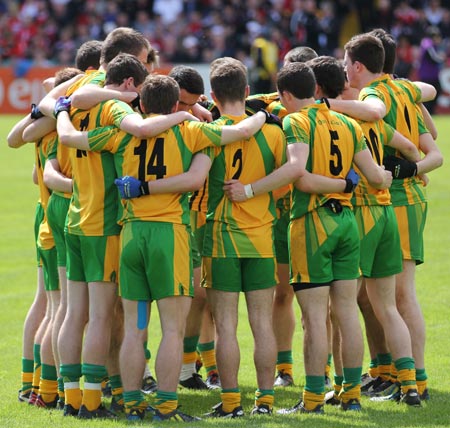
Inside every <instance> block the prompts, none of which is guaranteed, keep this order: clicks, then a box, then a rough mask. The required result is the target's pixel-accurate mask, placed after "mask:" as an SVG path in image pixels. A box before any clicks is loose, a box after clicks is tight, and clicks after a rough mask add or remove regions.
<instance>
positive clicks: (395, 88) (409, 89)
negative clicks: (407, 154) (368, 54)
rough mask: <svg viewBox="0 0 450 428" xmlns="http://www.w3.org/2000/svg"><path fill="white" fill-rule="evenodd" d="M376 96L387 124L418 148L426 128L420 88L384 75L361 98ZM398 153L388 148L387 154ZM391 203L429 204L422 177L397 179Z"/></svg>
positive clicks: (360, 95) (362, 92) (393, 183)
mask: <svg viewBox="0 0 450 428" xmlns="http://www.w3.org/2000/svg"><path fill="white" fill-rule="evenodd" d="M370 96H375V97H377V98H379V99H381V101H382V102H383V103H384V105H385V106H386V112H387V113H386V116H385V117H384V120H385V122H387V123H388V124H389V125H391V126H392V127H393V128H394V129H396V130H397V131H398V132H400V133H401V134H402V135H404V136H405V137H406V138H408V140H410V141H411V142H412V143H413V144H414V145H415V146H416V147H417V148H419V137H420V134H422V133H424V129H426V127H425V125H424V121H423V116H422V114H421V113H420V111H419V110H418V108H417V103H418V102H419V101H420V99H421V92H420V89H419V88H418V87H417V86H416V85H414V84H413V83H412V82H410V81H408V80H405V79H392V78H391V77H390V76H389V75H387V74H385V75H383V76H380V77H379V78H377V79H375V80H373V81H372V82H371V83H369V85H368V86H367V87H365V88H363V89H362V90H361V92H360V94H359V99H360V100H364V99H366V98H367V97H370ZM394 153H395V151H394V150H392V149H390V148H389V147H387V148H386V150H385V154H386V155H390V154H394ZM390 192H391V200H392V204H393V205H394V206H403V205H411V204H416V203H419V202H424V201H426V192H425V190H424V187H423V183H422V180H421V179H420V178H419V177H417V176H416V177H410V178H405V179H394V180H393V181H392V185H391V188H390Z"/></svg>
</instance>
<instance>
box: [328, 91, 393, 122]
mask: <svg viewBox="0 0 450 428" xmlns="http://www.w3.org/2000/svg"><path fill="white" fill-rule="evenodd" d="M328 103H329V104H330V109H331V110H334V111H337V112H340V113H344V114H347V115H348V116H351V117H354V118H356V119H361V120H365V121H366V122H376V121H377V120H380V119H383V117H384V116H386V106H385V105H384V103H383V101H381V100H380V99H379V98H377V97H367V98H366V99H365V100H364V101H358V100H337V99H334V98H333V99H332V98H328Z"/></svg>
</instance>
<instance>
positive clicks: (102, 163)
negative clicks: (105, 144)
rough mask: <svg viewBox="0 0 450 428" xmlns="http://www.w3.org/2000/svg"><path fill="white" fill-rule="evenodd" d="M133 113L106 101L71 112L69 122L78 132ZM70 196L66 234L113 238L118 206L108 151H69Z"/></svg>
mask: <svg viewBox="0 0 450 428" xmlns="http://www.w3.org/2000/svg"><path fill="white" fill-rule="evenodd" d="M129 114H135V113H134V112H133V110H132V109H131V107H130V106H128V105H127V104H125V103H123V102H121V101H117V100H108V101H104V102H102V103H99V104H97V105H96V106H94V107H93V108H92V109H90V110H76V109H75V110H73V111H72V110H71V118H72V123H73V125H74V126H75V128H77V129H78V130H80V131H85V130H89V129H95V128H97V127H102V126H108V125H114V126H115V127H117V128H118V127H119V126H120V123H121V122H122V119H123V118H124V117H126V116H128V115H129ZM71 164H72V175H73V194H72V200H71V202H70V206H69V211H68V215H67V225H66V227H67V231H68V233H71V234H74V235H84V236H109V235H117V234H119V232H120V226H119V225H118V224H117V218H118V208H119V206H120V203H119V196H118V192H117V188H116V186H115V184H114V179H115V178H116V177H117V176H116V172H115V168H114V157H113V155H112V154H111V153H110V152H108V151H103V152H90V151H85V150H78V149H77V150H72V151H71Z"/></svg>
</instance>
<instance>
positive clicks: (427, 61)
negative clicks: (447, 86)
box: [418, 26, 446, 114]
mask: <svg viewBox="0 0 450 428" xmlns="http://www.w3.org/2000/svg"><path fill="white" fill-rule="evenodd" d="M445 60H446V54H445V52H444V51H443V45H442V36H441V31H440V30H439V28H438V27H435V26H431V27H429V28H428V29H427V32H426V37H425V38H424V39H422V42H421V43H420V64H419V69H418V77H419V79H420V80H421V81H423V82H426V83H430V84H432V85H433V86H434V87H435V88H436V91H437V95H436V98H435V99H434V100H433V101H429V102H427V103H425V106H426V107H427V109H428V111H429V112H430V113H431V114H433V113H434V112H435V108H436V104H437V99H438V97H439V95H440V93H441V92H442V91H441V84H440V82H439V72H440V70H441V67H442V65H443V64H444V62H445Z"/></svg>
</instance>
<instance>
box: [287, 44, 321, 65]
mask: <svg viewBox="0 0 450 428" xmlns="http://www.w3.org/2000/svg"><path fill="white" fill-rule="evenodd" d="M317 56H318V55H317V52H316V51H315V50H314V49H312V48H310V47H308V46H297V47H296V48H292V49H291V50H290V51H289V52H288V53H287V54H286V55H285V56H284V62H306V61H309V60H311V59H314V58H317Z"/></svg>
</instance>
